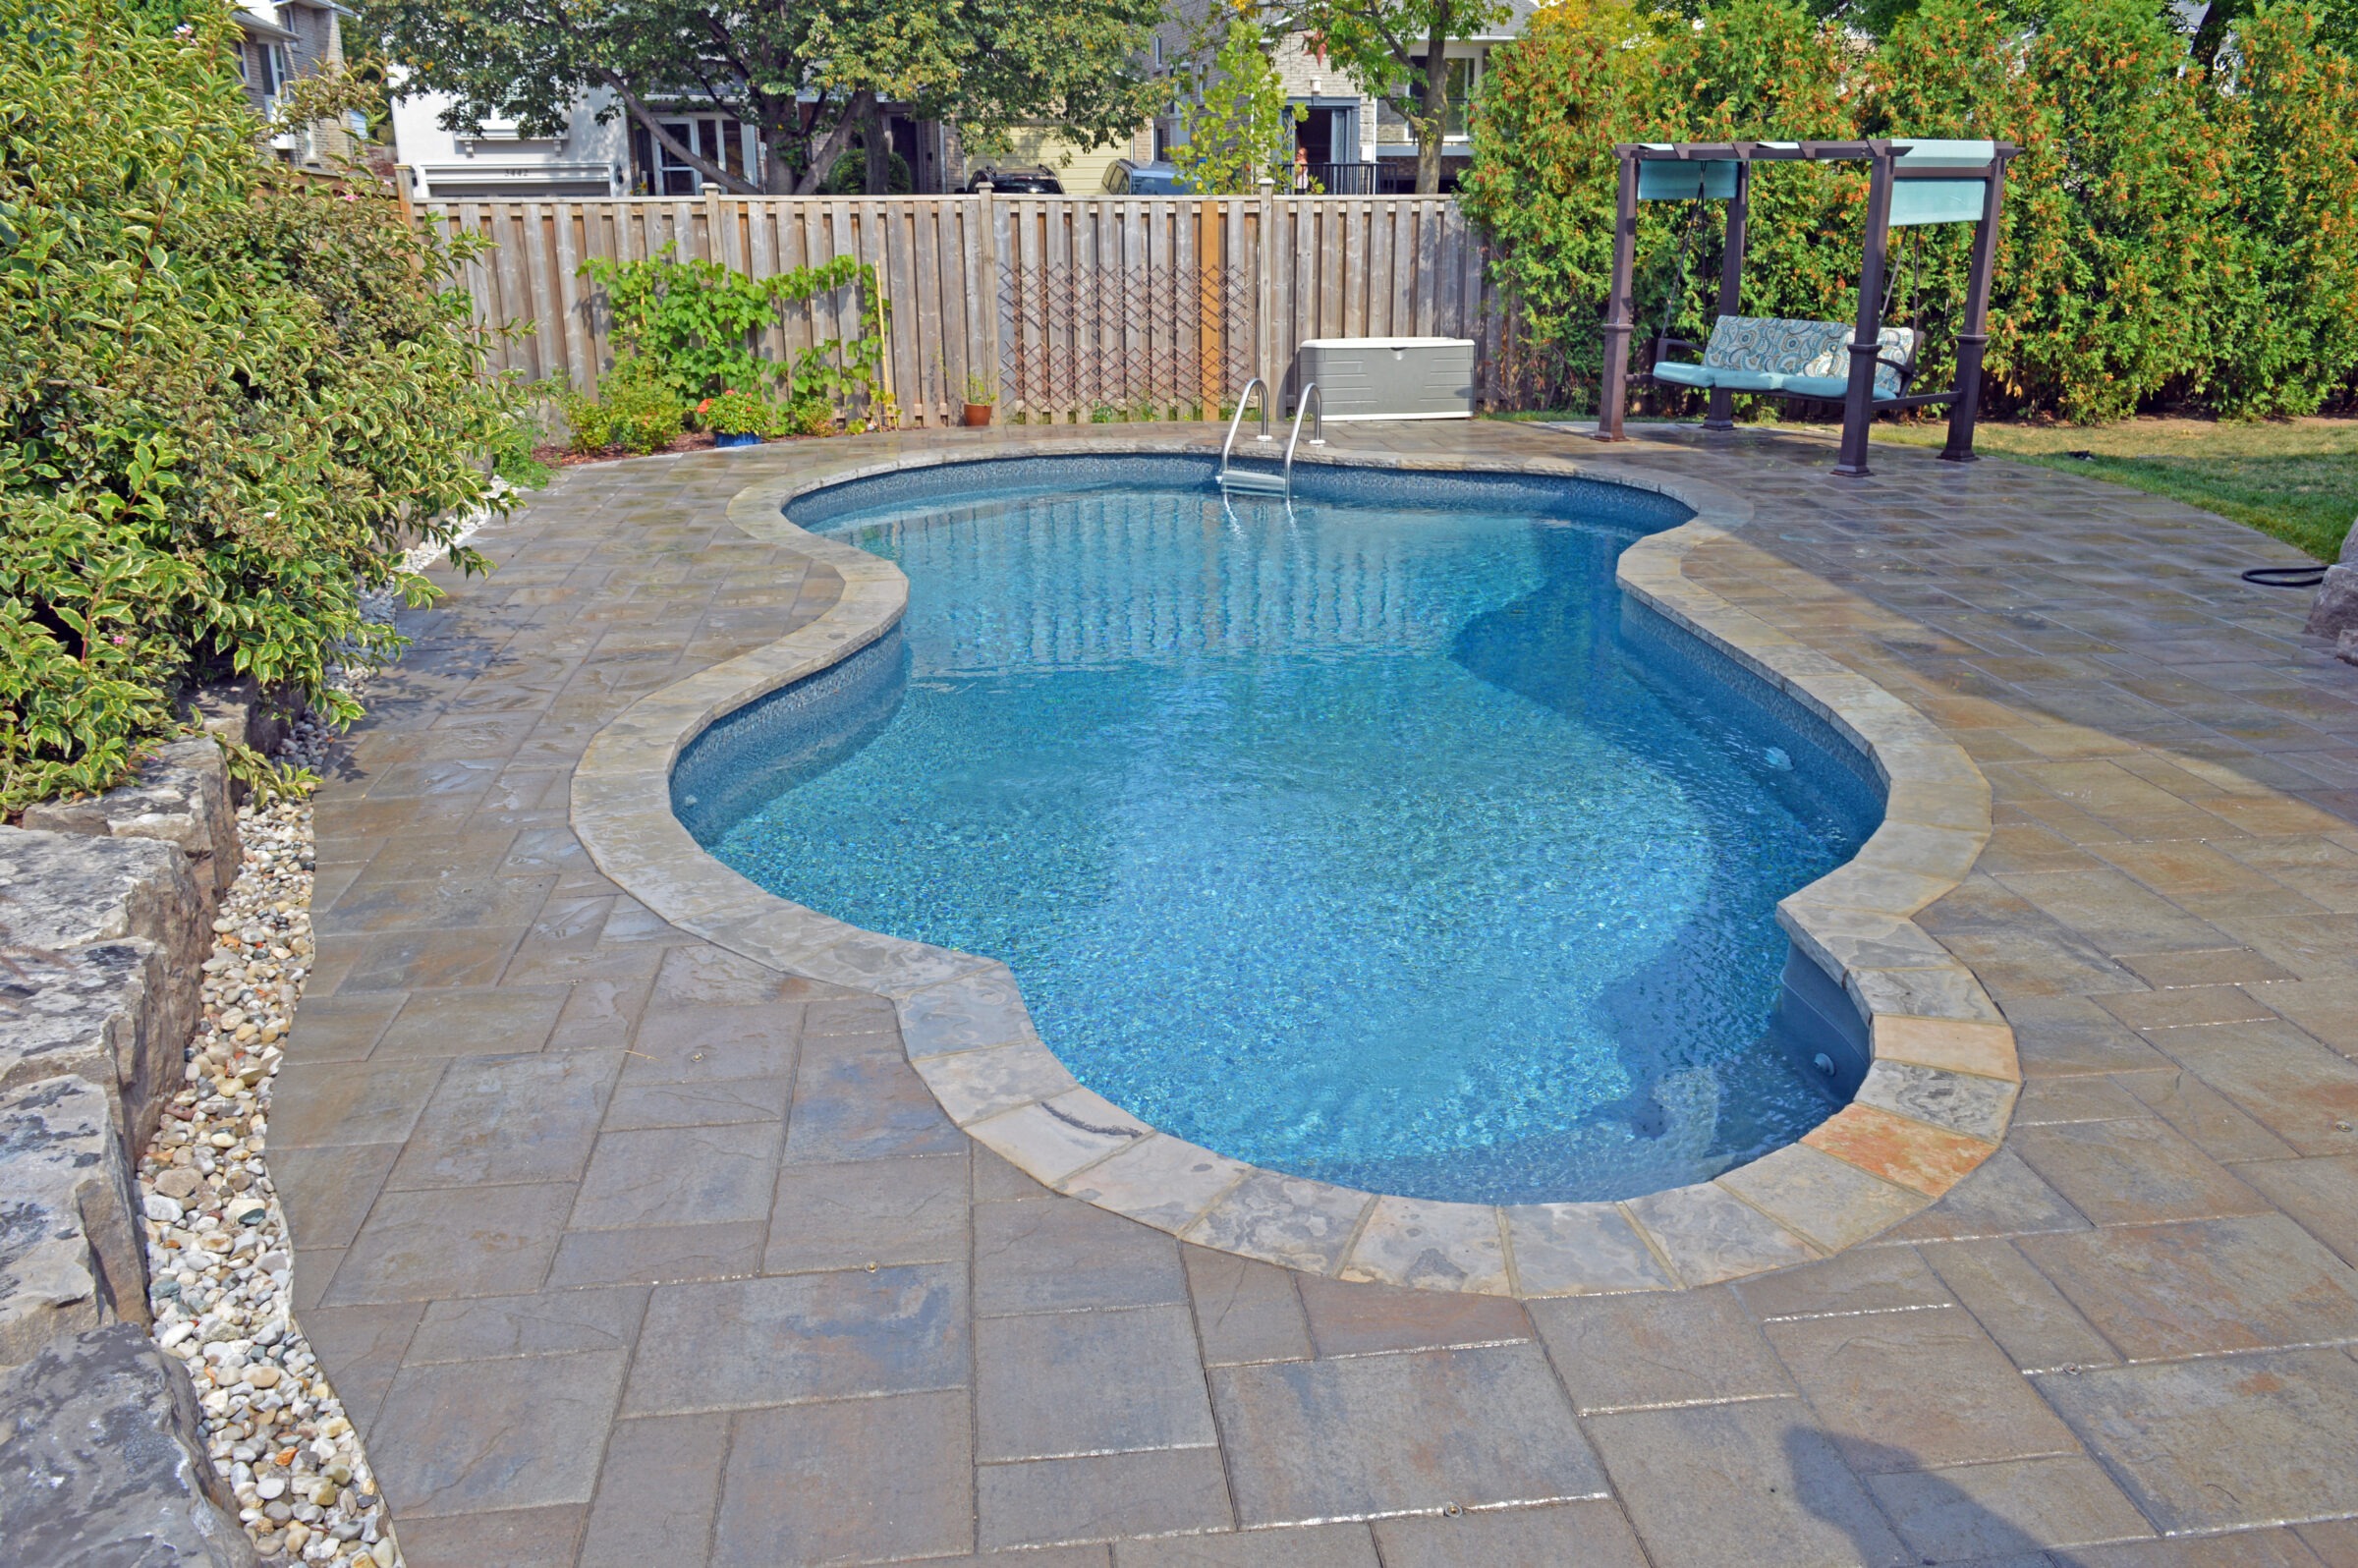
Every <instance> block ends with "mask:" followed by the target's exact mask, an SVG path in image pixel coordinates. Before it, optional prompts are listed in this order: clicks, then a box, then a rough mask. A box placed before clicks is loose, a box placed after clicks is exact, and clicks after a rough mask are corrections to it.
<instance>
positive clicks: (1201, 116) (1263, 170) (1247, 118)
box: [1171, 16, 1310, 196]
mask: <svg viewBox="0 0 2358 1568" xmlns="http://www.w3.org/2000/svg"><path fill="white" fill-rule="evenodd" d="M1212 72H1213V76H1212V79H1211V81H1210V82H1208V83H1207V84H1206V85H1205V87H1204V96H1203V102H1202V103H1201V104H1200V105H1199V106H1198V107H1197V109H1196V112H1195V113H1194V114H1192V115H1190V116H1189V117H1188V123H1187V144H1186V145H1185V146H1178V147H1173V148H1172V149H1171V162H1172V163H1173V164H1174V165H1176V166H1177V167H1178V169H1179V172H1180V173H1182V174H1184V175H1186V176H1187V179H1188V183H1189V184H1190V185H1192V186H1193V187H1194V188H1195V189H1196V190H1197V191H1199V192H1201V193H1202V194H1203V195H1205V196H1250V195H1252V194H1253V192H1254V189H1255V187H1256V186H1258V185H1259V184H1260V181H1261V177H1262V176H1263V175H1264V174H1265V175H1267V176H1268V177H1269V178H1270V179H1272V180H1283V179H1284V178H1286V171H1287V170H1288V169H1289V168H1290V167H1291V165H1292V160H1293V145H1292V140H1291V139H1290V138H1289V137H1288V136H1287V135H1286V132H1287V129H1288V128H1289V127H1290V126H1292V125H1294V124H1295V123H1296V122H1298V121H1300V120H1302V119H1304V118H1305V117H1307V116H1308V114H1309V112H1310V111H1309V110H1307V109H1305V108H1303V107H1302V106H1301V105H1300V104H1292V103H1288V102H1287V101H1286V97H1285V83H1284V82H1283V81H1282V80H1280V79H1279V77H1278V75H1277V68H1276V66H1275V65H1273V64H1271V63H1270V60H1269V50H1268V40H1267V38H1266V37H1265V36H1264V35H1263V32H1262V30H1261V25H1260V24H1259V23H1257V22H1254V21H1253V20H1252V19H1250V18H1248V17H1241V16H1240V17H1232V18H1231V19H1230V20H1229V22H1228V27H1227V29H1226V33H1225V35H1224V36H1223V37H1222V38H1221V41H1220V48H1219V53H1218V54H1217V55H1215V56H1214V57H1213V59H1212Z"/></svg>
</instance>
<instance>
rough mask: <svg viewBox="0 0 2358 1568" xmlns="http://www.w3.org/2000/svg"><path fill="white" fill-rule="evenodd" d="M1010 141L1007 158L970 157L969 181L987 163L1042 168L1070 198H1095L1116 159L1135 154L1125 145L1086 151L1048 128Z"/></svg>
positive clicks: (1025, 131)
mask: <svg viewBox="0 0 2358 1568" xmlns="http://www.w3.org/2000/svg"><path fill="white" fill-rule="evenodd" d="M1007 141H1008V151H1007V156H1005V157H1003V158H994V159H978V158H972V157H970V158H969V159H968V160H967V167H968V169H969V171H970V172H969V178H972V172H971V171H972V170H974V169H976V168H979V167H981V166H982V165H983V163H985V162H988V163H990V164H992V165H994V166H995V167H998V168H1003V169H1029V168H1034V167H1042V168H1047V169H1050V170H1053V171H1054V172H1055V175H1056V178H1057V180H1058V181H1059V182H1061V183H1062V184H1063V186H1064V190H1065V194H1066V195H1067V196H1095V195H1096V194H1097V192H1098V191H1099V190H1101V189H1103V187H1104V184H1105V170H1106V167H1107V166H1108V165H1109V164H1111V163H1112V162H1113V160H1114V159H1116V158H1120V157H1128V156H1131V155H1132V150H1131V148H1130V147H1129V146H1128V145H1126V144H1124V143H1121V142H1116V143H1114V144H1113V145H1112V146H1110V147H1098V148H1096V149H1095V151H1090V152H1084V151H1083V150H1081V149H1080V148H1079V147H1077V146H1075V145H1074V144H1073V143H1072V142H1070V141H1068V140H1065V139H1064V138H1063V137H1061V136H1059V135H1057V134H1056V133H1055V132H1054V131H1053V130H1050V129H1048V128H1047V127H1044V126H1028V127H1024V128H1022V129H1019V130H1017V131H1014V132H1011V133H1009V135H1008V138H1007Z"/></svg>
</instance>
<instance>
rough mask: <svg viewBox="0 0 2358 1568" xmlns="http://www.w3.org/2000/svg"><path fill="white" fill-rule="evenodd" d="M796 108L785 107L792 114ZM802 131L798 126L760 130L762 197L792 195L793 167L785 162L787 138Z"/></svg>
mask: <svg viewBox="0 0 2358 1568" xmlns="http://www.w3.org/2000/svg"><path fill="white" fill-rule="evenodd" d="M796 108H797V106H796V105H793V104H789V105H787V108H786V112H787V113H788V114H793V113H795V111H796ZM801 129H802V127H801V126H799V125H791V126H790V125H782V124H780V125H764V126H763V127H762V128H761V194H762V195H763V196H792V195H794V165H793V164H791V163H789V162H787V161H786V142H787V138H788V137H789V136H790V135H792V134H793V133H796V132H799V131H800V130H801Z"/></svg>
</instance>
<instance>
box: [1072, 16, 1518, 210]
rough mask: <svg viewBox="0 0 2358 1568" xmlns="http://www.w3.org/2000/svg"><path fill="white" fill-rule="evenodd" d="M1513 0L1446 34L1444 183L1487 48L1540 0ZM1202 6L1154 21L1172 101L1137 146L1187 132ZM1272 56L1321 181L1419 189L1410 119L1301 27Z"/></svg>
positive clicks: (1451, 173) (1461, 140) (1352, 190)
mask: <svg viewBox="0 0 2358 1568" xmlns="http://www.w3.org/2000/svg"><path fill="white" fill-rule="evenodd" d="M1509 3H1510V5H1511V8H1512V9H1511V13H1510V15H1509V16H1508V17H1507V18H1506V20H1505V21H1504V22H1503V23H1501V24H1500V25H1499V26H1498V28H1497V29H1496V30H1495V31H1489V32H1482V33H1477V34H1474V35H1471V36H1468V37H1463V38H1452V39H1450V40H1449V42H1448V44H1447V45H1446V47H1445V49H1444V51H1443V58H1444V59H1446V60H1447V62H1448V65H1447V67H1446V69H1447V70H1448V73H1449V105H1450V107H1449V113H1448V117H1447V119H1446V121H1445V135H1444V138H1443V140H1442V147H1441V189H1442V190H1443V191H1453V190H1455V189H1456V188H1457V182H1458V179H1459V177H1460V176H1462V175H1463V174H1464V173H1465V171H1466V167H1467V164H1468V162H1469V160H1470V159H1471V158H1472V157H1473V153H1474V143H1473V141H1472V140H1471V139H1470V138H1469V137H1468V136H1467V131H1466V125H1467V122H1466V109H1467V105H1468V104H1470V103H1471V102H1472V101H1473V96H1474V94H1475V92H1477V91H1478V90H1480V88H1481V85H1482V75H1483V71H1484V69H1485V67H1486V65H1487V64H1488V59H1489V54H1490V51H1491V50H1492V49H1494V48H1496V47H1497V46H1498V45H1500V44H1502V43H1505V42H1507V41H1509V40H1510V39H1512V38H1515V37H1517V36H1519V35H1520V34H1521V33H1522V31H1523V28H1524V26H1525V24H1527V23H1528V22H1529V21H1530V20H1531V16H1532V13H1533V12H1535V11H1537V10H1538V9H1539V0H1509ZM1206 11H1207V4H1206V0H1178V3H1177V5H1176V6H1175V7H1174V10H1173V14H1172V16H1171V19H1170V20H1169V21H1166V22H1165V23H1163V24H1162V26H1160V27H1159V28H1156V29H1155V31H1154V41H1153V50H1154V60H1153V64H1154V67H1155V69H1156V70H1157V71H1159V72H1161V73H1162V74H1164V75H1166V76H1168V77H1169V78H1170V80H1171V88H1172V91H1171V104H1170V108H1169V109H1168V110H1166V111H1165V112H1164V113H1163V114H1161V115H1159V116H1157V117H1156V118H1155V120H1154V121H1153V123H1152V125H1151V128H1150V132H1151V142H1150V143H1149V144H1148V145H1146V146H1145V147H1144V148H1143V150H1142V152H1141V153H1140V155H1141V156H1151V157H1152V158H1154V159H1156V160H1158V161H1159V160H1161V159H1163V158H1165V157H1167V156H1168V155H1169V152H1170V149H1171V148H1172V147H1175V146H1179V145H1181V144H1183V143H1184V142H1185V141H1186V140H1187V116H1188V111H1189V110H1190V109H1191V108H1192V107H1193V106H1194V105H1195V104H1196V103H1197V102H1199V101H1201V96H1202V93H1203V89H1204V85H1205V82H1206V80H1207V75H1208V69H1209V62H1208V61H1207V60H1206V61H1195V60H1189V59H1186V58H1184V56H1185V52H1186V50H1187V46H1188V39H1189V37H1190V36H1191V34H1193V33H1195V32H1196V31H1198V30H1199V29H1201V28H1202V27H1203V22H1204V17H1205V14H1206ZM1274 63H1275V65H1276V67H1277V75H1278V79H1279V80H1280V81H1282V82H1283V83H1284V84H1285V88H1286V96H1287V99H1288V101H1290V102H1291V103H1293V104H1294V105H1295V106H1297V107H1298V108H1300V109H1302V110H1303V111H1304V114H1303V118H1302V119H1301V120H1299V121H1297V122H1296V123H1295V125H1294V128H1293V132H1294V146H1295V147H1296V148H1297V149H1298V150H1299V151H1300V152H1301V153H1302V154H1303V155H1304V156H1305V158H1306V160H1307V161H1308V162H1309V164H1310V172H1311V177H1312V178H1313V179H1315V180H1317V181H1318V182H1319V186H1320V187H1322V188H1323V189H1324V190H1325V191H1327V192H1328V193H1330V194H1333V195H1337V196H1372V195H1375V193H1377V192H1395V191H1413V190H1415V189H1416V185H1417V142H1416V138H1415V137H1414V136H1413V135H1411V134H1410V131H1409V126H1408V122H1407V120H1406V119H1404V118H1403V117H1402V116H1400V115H1399V114H1397V113H1395V112H1394V111H1393V109H1392V108H1391V106H1390V105H1389V104H1384V103H1378V102H1377V101H1376V100H1375V98H1373V97H1371V96H1369V95H1368V94H1367V93H1365V92H1363V91H1361V90H1360V86H1359V84H1358V83H1356V82H1354V81H1353V80H1352V79H1351V78H1350V76H1349V75H1347V74H1346V73H1345V72H1343V71H1342V70H1341V69H1340V68H1339V67H1338V66H1336V65H1335V64H1334V63H1333V62H1332V61H1330V60H1327V59H1326V58H1325V57H1324V56H1322V55H1320V54H1319V53H1318V52H1317V50H1316V48H1315V43H1314V40H1313V38H1312V37H1311V35H1310V34H1309V33H1307V32H1291V33H1287V34H1286V35H1285V36H1284V37H1283V38H1282V39H1280V40H1279V42H1278V45H1277V50H1276V55H1275V61H1274ZM1067 189H1068V190H1069V189H1075V188H1074V187H1072V186H1070V185H1068V186H1067Z"/></svg>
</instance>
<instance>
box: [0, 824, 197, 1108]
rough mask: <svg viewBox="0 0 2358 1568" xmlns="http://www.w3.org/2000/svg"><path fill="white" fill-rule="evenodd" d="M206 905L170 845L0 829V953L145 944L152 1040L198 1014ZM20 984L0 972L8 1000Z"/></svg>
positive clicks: (4, 1021) (189, 1025)
mask: <svg viewBox="0 0 2358 1568" xmlns="http://www.w3.org/2000/svg"><path fill="white" fill-rule="evenodd" d="M211 908H212V905H211V903H210V901H209V900H207V899H206V898H204V897H203V896H202V895H201V894H199V892H198V890H197V880H196V877H195V876H194V875H193V874H192V873H191V871H190V869H189V861H188V857H187V856H186V855H184V854H182V853H181V851H180V850H178V849H176V848H175V847H173V846H171V845H169V844H163V843H158V842H156V841H155V840H152V839H143V838H84V837H82V836H79V835H75V834H68V833H31V832H27V831H25V830H23V829H21V828H5V827H0V954H6V955H8V956H9V958H10V959H11V961H12V963H14V964H15V965H16V966H18V967H19V968H24V967H25V966H26V965H27V963H28V955H29V956H30V957H31V958H34V959H41V958H44V957H46V958H51V959H61V960H62V958H64V957H66V956H69V955H72V954H75V953H77V952H79V951H81V950H84V949H87V948H91V947H95V946H99V945H102V944H107V943H118V942H124V941H128V940H139V941H146V942H151V943H153V944H154V945H155V948H156V950H157V953H158V954H159V956H160V958H161V961H162V971H161V973H162V974H163V976H164V977H165V979H166V983H164V984H162V985H160V986H154V987H151V988H150V989H149V991H148V993H147V995H146V997H145V998H144V1000H143V1001H142V1002H141V1004H140V1005H141V1006H142V1007H143V1008H144V1009H145V1011H146V1016H147V1018H148V1020H149V1023H148V1025H147V1033H148V1036H149V1037H151V1038H154V1039H156V1040H159V1041H169V1042H173V1043H175V1044H176V1043H178V1042H180V1041H185V1040H186V1039H187V1038H188V1037H189V1035H190V1034H191V1032H192V1031H194V1030H195V1029H196V1027H197V1023H198V1021H199V1020H200V1019H201V1018H202V1017H203V1009H204V996H203V965H204V960H205V957H206V956H207V955H208V954H209V953H210V952H211V951H212V941H213V932H212V918H211V913H210V912H211ZM25 983H27V979H26V977H25V976H22V975H17V974H11V973H8V972H6V971H0V986H5V987H7V989H8V991H9V993H10V995H11V997H12V999H15V998H21V996H22V992H19V991H17V990H16V987H17V986H19V985H22V984H25ZM19 1011H21V1007H17V1008H4V1009H0V1056H4V1055H7V1054H9V1053H10V1044H9V1037H10V1021H11V1019H10V1015H11V1014H13V1013H16V1012H19ZM118 1077H119V1078H121V1077H130V1078H135V1079H136V1078H137V1077H138V1075H137V1074H136V1073H130V1074H118ZM141 1119H143V1118H141V1117H134V1118H132V1120H134V1121H138V1120H141Z"/></svg>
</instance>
